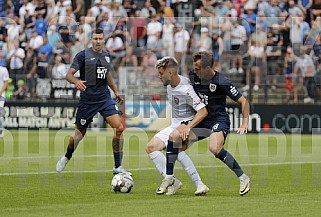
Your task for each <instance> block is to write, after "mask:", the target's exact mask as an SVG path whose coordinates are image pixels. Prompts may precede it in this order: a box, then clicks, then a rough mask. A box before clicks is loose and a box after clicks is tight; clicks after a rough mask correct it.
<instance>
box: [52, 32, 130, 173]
mask: <svg viewBox="0 0 321 217" xmlns="http://www.w3.org/2000/svg"><path fill="white" fill-rule="evenodd" d="M91 42H92V47H91V48H88V49H85V50H83V51H81V52H79V53H78V54H77V55H76V56H75V58H74V60H73V63H72V64H71V66H70V69H69V71H68V73H67V75H66V80H67V81H69V82H70V83H72V84H75V86H76V88H77V89H78V90H80V91H81V93H80V100H79V103H78V110H77V114H76V123H75V132H74V135H73V136H71V137H70V139H69V144H68V147H67V152H66V154H65V155H63V156H62V158H61V159H60V160H59V161H58V162H57V165H56V171H57V172H62V171H63V170H64V168H65V166H66V165H67V163H68V161H69V160H70V158H71V157H72V154H73V152H74V151H75V149H76V148H77V145H78V144H79V142H80V141H81V140H82V138H83V137H84V136H85V134H86V131H87V127H88V125H89V124H90V123H91V122H92V119H93V117H94V116H95V115H96V114H97V112H99V113H100V114H101V115H102V116H103V117H104V119H105V120H106V121H107V122H108V123H109V124H110V126H111V127H112V128H113V129H115V135H114V138H113V142H112V146H113V152H114V163H115V165H114V169H113V173H114V174H117V173H121V172H126V171H125V170H124V169H123V168H122V166H121V162H122V156H123V151H122V150H123V144H122V143H123V141H122V138H121V134H122V132H123V130H124V127H123V125H122V122H121V117H120V115H121V112H120V111H119V110H118V107H117V106H116V104H115V102H114V100H113V99H112V98H111V95H110V91H109V89H108V87H107V85H108V86H109V87H110V88H111V89H112V90H113V92H114V94H115V96H116V98H117V99H116V100H117V102H119V103H122V102H123V98H122V97H121V96H120V94H119V92H118V90H117V87H116V85H115V83H114V81H113V78H112V75H111V73H110V70H111V57H110V54H109V53H108V52H106V51H104V50H103V47H104V46H105V43H104V34H103V30H101V29H97V30H96V31H95V32H93V33H92V38H91ZM78 70H79V71H80V79H78V78H76V77H75V76H74V74H75V73H76V72H77V71H78Z"/></svg>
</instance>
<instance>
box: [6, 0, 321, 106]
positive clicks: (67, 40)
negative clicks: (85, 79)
mask: <svg viewBox="0 0 321 217" xmlns="http://www.w3.org/2000/svg"><path fill="white" fill-rule="evenodd" d="M0 14H1V19H0V65H1V66H3V67H6V68H7V69H8V70H9V75H10V79H9V86H8V88H7V91H6V100H35V99H37V97H38V96H37V94H36V81H37V79H51V80H56V79H57V80H58V79H63V78H64V76H65V74H66V73H67V71H68V68H69V66H70V64H71V62H72V60H73V57H74V56H75V54H76V53H77V52H79V51H81V50H83V49H84V48H87V47H90V46H91V45H90V36H91V32H92V31H93V30H94V29H95V28H101V29H103V30H104V33H105V37H106V38H105V39H106V50H107V51H108V52H109V53H110V54H111V55H112V57H113V64H114V71H113V76H114V77H115V79H116V80H117V78H118V76H119V73H120V71H121V69H122V68H124V67H137V68H140V69H141V71H140V72H137V73H139V76H140V77H142V78H146V77H150V78H151V79H150V81H157V74H156V71H155V69H154V64H155V63H156V61H157V59H159V58H162V57H163V56H167V55H170V56H175V57H176V58H177V60H178V61H179V62H180V64H181V68H180V73H181V74H185V75H186V74H188V70H189V69H190V67H191V66H192V65H191V63H192V54H193V52H196V51H202V50H207V51H210V52H212V53H213V57H214V59H215V63H214V66H213V67H215V69H216V70H218V71H221V72H222V73H224V74H226V75H228V76H229V77H230V78H231V80H233V81H234V82H235V83H236V84H237V85H238V87H239V88H240V89H242V90H243V92H244V94H245V95H250V96H252V95H256V96H259V98H260V99H262V100H263V101H264V102H268V103H273V100H274V101H275V99H274V98H275V97H274V98H273V96H281V98H280V100H281V101H280V102H281V103H319V101H320V95H321V94H320V71H321V38H320V37H319V35H320V31H321V17H320V15H321V1H319V0H314V1H313V0H297V1H294V0H231V1H229V0H189V1H187V0H185V1H184V0H183V1H179V0H146V1H142V0H133V1H130V0H93V1H85V0H73V1H71V0H58V1H55V0H7V1H5V0H0Z"/></svg>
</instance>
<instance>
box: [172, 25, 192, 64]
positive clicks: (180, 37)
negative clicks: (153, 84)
mask: <svg viewBox="0 0 321 217" xmlns="http://www.w3.org/2000/svg"><path fill="white" fill-rule="evenodd" d="M175 26H176V28H177V32H176V33H175V35H174V41H175V58H176V60H177V61H178V62H179V63H180V62H181V60H182V57H183V55H185V53H186V52H187V49H188V46H187V45H188V42H189V40H190V35H189V33H188V31H186V30H185V29H184V28H183V26H182V24H180V23H176V25H175Z"/></svg>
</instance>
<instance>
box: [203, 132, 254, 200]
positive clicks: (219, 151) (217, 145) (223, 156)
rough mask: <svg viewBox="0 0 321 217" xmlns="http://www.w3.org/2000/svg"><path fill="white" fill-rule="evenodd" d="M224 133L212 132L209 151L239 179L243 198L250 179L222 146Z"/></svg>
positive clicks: (248, 187)
mask: <svg viewBox="0 0 321 217" xmlns="http://www.w3.org/2000/svg"><path fill="white" fill-rule="evenodd" d="M224 134H225V135H227V133H224V131H219V132H213V133H212V134H211V135H210V137H209V141H208V146H209V150H210V151H211V152H212V153H213V154H214V155H215V157H216V158H218V159H220V160H221V161H222V162H223V163H225V164H226V165H227V166H228V167H229V168H230V169H231V170H232V171H233V172H234V173H235V174H236V176H237V177H238V178H239V179H240V195H241V196H243V195H244V194H246V193H247V192H248V191H249V190H250V179H249V177H248V176H247V175H245V173H244V172H243V170H242V169H241V167H240V166H239V164H238V163H237V161H236V160H235V159H234V157H233V156H232V155H231V154H230V153H229V152H228V151H226V150H225V149H224V147H223V145H224V142H225V135H224Z"/></svg>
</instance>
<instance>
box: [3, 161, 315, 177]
mask: <svg viewBox="0 0 321 217" xmlns="http://www.w3.org/2000/svg"><path fill="white" fill-rule="evenodd" d="M300 164H321V161H297V162H289V161H288V162H274V163H256V164H242V165H241V166H242V167H253V166H281V165H300ZM220 167H226V166H225V165H224V164H222V165H214V166H196V168H197V169H198V168H203V169H204V168H220ZM177 169H179V170H182V169H183V168H181V167H179V168H177ZM148 170H156V168H154V167H145V168H132V169H128V171H129V172H131V171H148ZM107 172H112V170H82V171H65V172H63V173H62V174H77V173H107ZM46 174H58V173H57V172H56V171H48V172H21V173H0V176H22V175H24V176H26V175H46Z"/></svg>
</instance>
